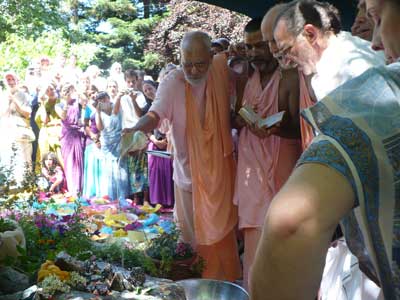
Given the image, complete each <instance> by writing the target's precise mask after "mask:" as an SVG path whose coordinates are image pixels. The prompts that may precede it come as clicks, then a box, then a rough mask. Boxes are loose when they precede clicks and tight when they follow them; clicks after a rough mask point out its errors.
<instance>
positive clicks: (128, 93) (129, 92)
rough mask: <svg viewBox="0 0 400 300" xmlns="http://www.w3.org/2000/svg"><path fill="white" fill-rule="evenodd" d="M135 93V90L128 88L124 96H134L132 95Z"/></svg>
mask: <svg viewBox="0 0 400 300" xmlns="http://www.w3.org/2000/svg"><path fill="white" fill-rule="evenodd" d="M134 92H135V90H134V89H133V88H128V89H126V90H125V91H124V94H126V95H130V94H132V93H134Z"/></svg>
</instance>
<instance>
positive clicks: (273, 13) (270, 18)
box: [261, 3, 287, 51]
mask: <svg viewBox="0 0 400 300" xmlns="http://www.w3.org/2000/svg"><path fill="white" fill-rule="evenodd" d="M286 7H287V4H284V3H281V4H277V5H275V6H273V7H271V8H270V10H269V11H268V12H267V13H266V14H265V16H264V18H263V20H262V23H261V33H262V35H263V39H264V41H266V42H268V43H269V44H270V45H271V42H273V41H274V24H275V22H276V19H277V17H278V16H279V15H280V14H281V13H282V12H283V11H284V10H285V9H286ZM270 47H271V46H270ZM271 51H272V49H271Z"/></svg>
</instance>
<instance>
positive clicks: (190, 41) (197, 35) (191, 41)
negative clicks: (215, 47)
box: [181, 31, 211, 52]
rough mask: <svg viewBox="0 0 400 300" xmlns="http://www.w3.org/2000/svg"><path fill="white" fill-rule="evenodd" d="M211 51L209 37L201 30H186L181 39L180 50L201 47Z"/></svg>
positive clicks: (191, 49)
mask: <svg viewBox="0 0 400 300" xmlns="http://www.w3.org/2000/svg"><path fill="white" fill-rule="evenodd" d="M201 48H203V50H205V51H207V50H209V51H211V38H210V36H209V35H208V34H207V33H205V32H203V31H190V32H186V33H185V35H184V36H183V38H182V41H181V52H182V51H189V52H190V51H193V49H201Z"/></svg>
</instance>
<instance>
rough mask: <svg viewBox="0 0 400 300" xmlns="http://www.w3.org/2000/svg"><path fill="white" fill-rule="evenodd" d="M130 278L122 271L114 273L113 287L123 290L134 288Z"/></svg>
mask: <svg viewBox="0 0 400 300" xmlns="http://www.w3.org/2000/svg"><path fill="white" fill-rule="evenodd" d="M129 279H130V278H126V277H124V275H123V274H122V273H119V272H117V273H114V277H113V279H112V283H111V289H112V290H114V291H118V292H122V291H125V290H132V289H133V286H132V284H131V283H130V282H129Z"/></svg>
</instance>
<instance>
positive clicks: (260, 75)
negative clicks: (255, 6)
mask: <svg viewBox="0 0 400 300" xmlns="http://www.w3.org/2000/svg"><path fill="white" fill-rule="evenodd" d="M261 21H262V19H261V18H257V19H253V20H251V21H250V22H249V23H248V24H247V25H246V27H245V28H244V42H245V45H246V56H247V60H248V62H249V64H250V65H251V68H252V70H253V72H252V74H251V76H250V78H249V79H248V81H247V85H246V88H245V91H244V95H243V101H242V105H243V106H250V107H251V108H252V109H253V110H254V111H255V112H256V113H257V114H258V115H259V116H260V117H262V118H264V117H268V116H270V115H273V114H275V113H278V112H280V111H284V112H285V117H284V119H283V121H282V122H281V123H280V124H279V126H275V127H273V128H272V129H268V130H267V129H259V128H257V127H256V126H252V125H249V124H246V123H245V125H244V126H242V127H241V128H240V133H239V144H238V170H237V174H236V188H235V197H234V203H235V204H236V205H238V207H239V229H240V230H242V231H243V234H244V259H243V279H244V286H245V288H247V287H248V282H249V278H248V274H249V270H250V268H251V265H252V263H253V259H254V257H255V252H256V249H257V244H258V241H259V239H260V235H261V228H262V225H263V221H264V218H265V215H266V213H267V210H268V207H269V204H270V202H271V200H272V198H273V196H274V195H275V193H276V192H277V191H278V190H279V188H280V186H282V185H283V183H284V182H285V181H286V179H287V178H288V177H289V175H290V173H291V172H292V170H293V167H294V165H295V164H296V161H297V159H298V158H299V156H300V153H301V143H300V127H299V86H298V83H299V81H298V77H297V71H296V70H284V71H281V70H280V69H279V66H278V62H277V61H276V59H275V58H274V57H273V56H272V54H271V52H270V50H269V48H268V45H267V43H266V42H265V41H263V38H262V34H261ZM240 118H241V117H240V115H238V116H237V117H236V120H237V119H240ZM238 123H239V122H238ZM240 123H242V124H243V121H242V122H240Z"/></svg>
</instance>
